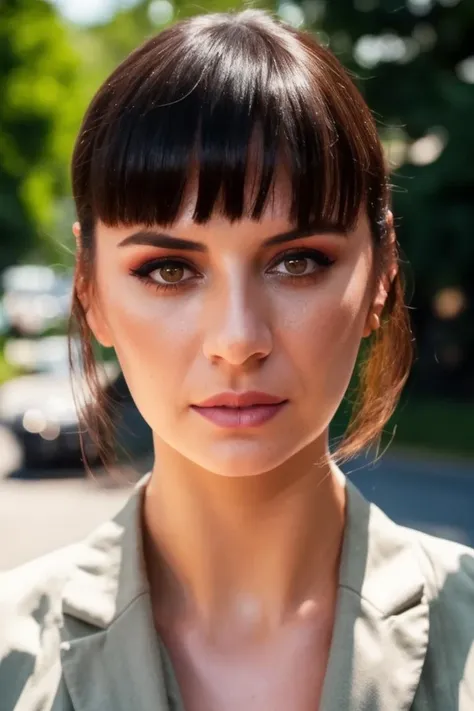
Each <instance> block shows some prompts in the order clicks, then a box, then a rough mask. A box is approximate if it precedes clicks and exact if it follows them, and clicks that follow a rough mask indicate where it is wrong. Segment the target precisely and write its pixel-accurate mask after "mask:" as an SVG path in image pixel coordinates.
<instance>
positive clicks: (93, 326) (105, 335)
mask: <svg viewBox="0 0 474 711" xmlns="http://www.w3.org/2000/svg"><path fill="white" fill-rule="evenodd" d="M86 319H87V324H88V326H89V328H90V330H91V331H92V333H93V334H94V338H95V339H96V341H98V343H100V345H101V346H103V347H104V348H113V345H114V344H113V340H112V337H111V334H110V330H109V328H108V325H107V323H106V321H105V319H104V316H103V315H102V314H101V313H100V311H99V310H98V308H97V305H96V304H92V305H90V306H89V308H88V309H87V311H86Z"/></svg>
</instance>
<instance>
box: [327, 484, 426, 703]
mask: <svg viewBox="0 0 474 711" xmlns="http://www.w3.org/2000/svg"><path fill="white" fill-rule="evenodd" d="M413 546H414V542H413V541H412V539H410V535H409V533H408V531H406V530H405V529H403V528H402V527H400V526H397V525H396V524H395V523H393V522H392V521H391V520H390V519H388V518H387V517H386V516H385V515H384V514H383V513H382V511H380V509H378V508H377V507H376V506H374V505H372V504H369V503H368V502H367V501H366V500H365V499H364V498H363V497H362V496H361V495H360V494H359V492H358V491H357V489H356V488H355V487H354V486H353V485H352V484H350V483H349V482H347V524H346V532H345V540H344V544H343V550H342V558H341V567H340V587H339V592H338V601H337V610H336V623H335V628H334V632H333V640H332V645H331V651H330V658H329V664H328V669H327V673H326V679H325V684H324V689H323V698H322V703H321V711H341V709H344V711H394V709H397V711H406V710H408V709H410V707H411V705H412V702H413V698H414V695H415V692H416V689H417V686H418V683H419V679H420V674H421V671H422V668H423V662H424V659H425V655H426V650H427V646H428V628H429V625H428V614H429V609H428V603H427V601H426V599H425V594H424V579H423V576H422V573H421V571H420V569H419V565H418V562H417V557H416V553H415V551H414V549H413Z"/></svg>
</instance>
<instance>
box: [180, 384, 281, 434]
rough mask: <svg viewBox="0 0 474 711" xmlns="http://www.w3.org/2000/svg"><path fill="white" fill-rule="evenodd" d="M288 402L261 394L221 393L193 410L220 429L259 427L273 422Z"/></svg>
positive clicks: (195, 406) (193, 406)
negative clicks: (270, 421)
mask: <svg viewBox="0 0 474 711" xmlns="http://www.w3.org/2000/svg"><path fill="white" fill-rule="evenodd" d="M287 402H288V401H287V400H282V399H281V398H278V397H275V396H274V395H268V394H267V393H261V392H246V393H235V392H230V393H221V394H220V395H216V396H214V397H211V398H209V399H207V400H204V401H203V402H201V403H199V405H192V406H191V407H192V409H193V410H194V411H195V412H197V413H198V414H200V415H202V416H203V417H205V418H206V419H208V420H210V421H211V422H213V423H214V424H216V425H218V426H219V427H230V428H240V427H259V426H260V425H263V424H264V423H265V422H268V421H269V420H271V419H272V418H273V417H274V416H275V415H276V414H278V412H280V410H281V409H282V408H283V406H284V405H286V403H287Z"/></svg>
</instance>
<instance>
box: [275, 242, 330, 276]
mask: <svg viewBox="0 0 474 711" xmlns="http://www.w3.org/2000/svg"><path fill="white" fill-rule="evenodd" d="M332 264H334V260H333V259H331V258H330V257H328V256H327V255H326V254H324V253H323V252H321V251H319V250H316V249H314V250H313V249H311V250H310V249H305V250H304V251H303V250H300V251H299V252H291V253H289V254H286V255H282V257H281V258H280V260H279V261H278V262H276V263H274V266H273V267H271V269H270V271H271V272H272V273H273V274H281V275H282V276H286V277H290V276H291V277H300V276H301V277H302V276H310V275H311V274H317V273H318V272H320V271H322V270H324V269H327V268H328V267H330V266H331V265H332Z"/></svg>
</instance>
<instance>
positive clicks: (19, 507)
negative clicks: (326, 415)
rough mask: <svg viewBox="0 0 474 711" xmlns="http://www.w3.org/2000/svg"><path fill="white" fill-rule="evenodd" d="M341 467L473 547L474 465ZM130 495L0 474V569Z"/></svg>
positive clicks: (88, 525) (67, 537) (90, 522)
mask: <svg viewBox="0 0 474 711" xmlns="http://www.w3.org/2000/svg"><path fill="white" fill-rule="evenodd" d="M146 466H147V465H146V464H144V465H143V464H142V465H141V471H146ZM361 466H363V468H360V467H361ZM345 469H346V472H347V473H348V474H349V476H350V478H351V479H352V480H353V481H354V482H355V483H356V484H357V485H358V486H359V488H360V489H361V490H362V491H363V493H364V494H365V495H366V496H367V497H368V498H370V499H372V500H374V501H376V502H377V503H378V504H379V505H380V506H381V507H382V508H383V509H384V510H385V511H386V512H387V513H388V514H389V515H390V516H392V518H394V519H395V520H397V521H399V522H401V523H404V524H407V525H411V526H413V527H415V528H419V529H420V530H425V531H428V532H430V533H433V534H435V535H440V536H443V537H445V538H451V539H453V540H458V541H460V542H463V543H467V544H469V545H472V546H474V463H473V464H472V465H462V464H459V463H456V464H455V463H448V462H441V461H427V460H422V459H418V460H417V459H413V458H412V457H410V458H401V459H400V458H396V457H393V456H387V457H385V458H384V460H383V461H381V462H380V463H379V464H378V465H377V466H376V468H371V467H368V466H367V463H366V462H363V461H359V462H356V463H355V464H351V465H349V466H347V467H346V468H345ZM132 479H133V477H132V476H131V475H130V480H132ZM129 495H130V486H111V485H110V483H107V482H106V480H104V479H103V478H100V477H99V478H98V479H97V480H96V481H94V480H84V479H80V478H68V479H56V480H54V479H49V480H46V479H44V480H30V481H27V480H11V479H6V478H3V479H2V478H1V477H0V570H5V569H8V568H11V567H13V566H14V565H17V564H20V563H22V562H25V561H27V560H29V559H31V558H33V557H35V556H37V555H40V554H42V553H46V552H48V551H51V550H53V549H55V548H57V547H59V546H62V545H66V544H68V543H72V542H74V541H77V540H80V539H81V538H82V537H84V536H85V535H87V533H88V532H90V531H91V530H92V529H93V528H94V527H95V526H96V525H98V524H99V523H100V522H101V521H103V520H105V519H107V518H109V517H110V516H112V515H113V514H114V513H115V512H116V511H117V510H118V509H119V508H120V507H121V506H122V504H123V503H124V501H125V500H126V498H127V497H128V496H129Z"/></svg>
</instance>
